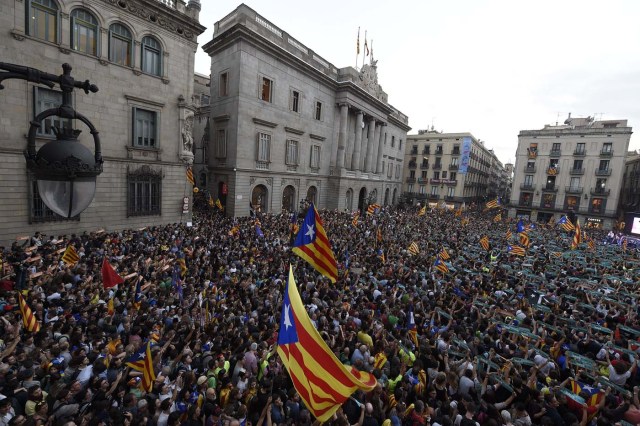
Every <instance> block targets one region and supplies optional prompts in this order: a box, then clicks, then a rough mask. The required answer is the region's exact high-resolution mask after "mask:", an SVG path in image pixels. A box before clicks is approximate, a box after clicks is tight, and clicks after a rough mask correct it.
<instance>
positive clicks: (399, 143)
mask: <svg viewBox="0 0 640 426" xmlns="http://www.w3.org/2000/svg"><path fill="white" fill-rule="evenodd" d="M398 150H399V151H402V139H400V141H399V142H398Z"/></svg>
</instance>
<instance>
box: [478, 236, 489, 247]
mask: <svg viewBox="0 0 640 426" xmlns="http://www.w3.org/2000/svg"><path fill="white" fill-rule="evenodd" d="M480 245H481V246H482V248H483V249H485V250H486V251H489V248H490V244H489V237H487V236H486V235H485V236H484V237H482V238H480Z"/></svg>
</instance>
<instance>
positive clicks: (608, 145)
mask: <svg viewBox="0 0 640 426" xmlns="http://www.w3.org/2000/svg"><path fill="white" fill-rule="evenodd" d="M612 148H613V144H612V143H611V142H605V143H604V144H603V145H602V152H603V153H604V154H608V153H610V152H611V149H612Z"/></svg>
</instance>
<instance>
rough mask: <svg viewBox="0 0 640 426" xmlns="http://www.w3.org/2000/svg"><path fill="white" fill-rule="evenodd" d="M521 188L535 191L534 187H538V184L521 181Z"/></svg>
mask: <svg viewBox="0 0 640 426" xmlns="http://www.w3.org/2000/svg"><path fill="white" fill-rule="evenodd" d="M520 189H521V190H523V191H533V190H534V189H536V186H535V185H534V184H532V183H521V184H520Z"/></svg>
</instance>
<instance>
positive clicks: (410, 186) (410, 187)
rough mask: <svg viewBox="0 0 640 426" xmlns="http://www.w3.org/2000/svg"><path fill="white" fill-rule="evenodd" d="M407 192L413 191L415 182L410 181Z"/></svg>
mask: <svg viewBox="0 0 640 426" xmlns="http://www.w3.org/2000/svg"><path fill="white" fill-rule="evenodd" d="M407 192H413V184H412V183H410V184H409V186H408V187H407Z"/></svg>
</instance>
